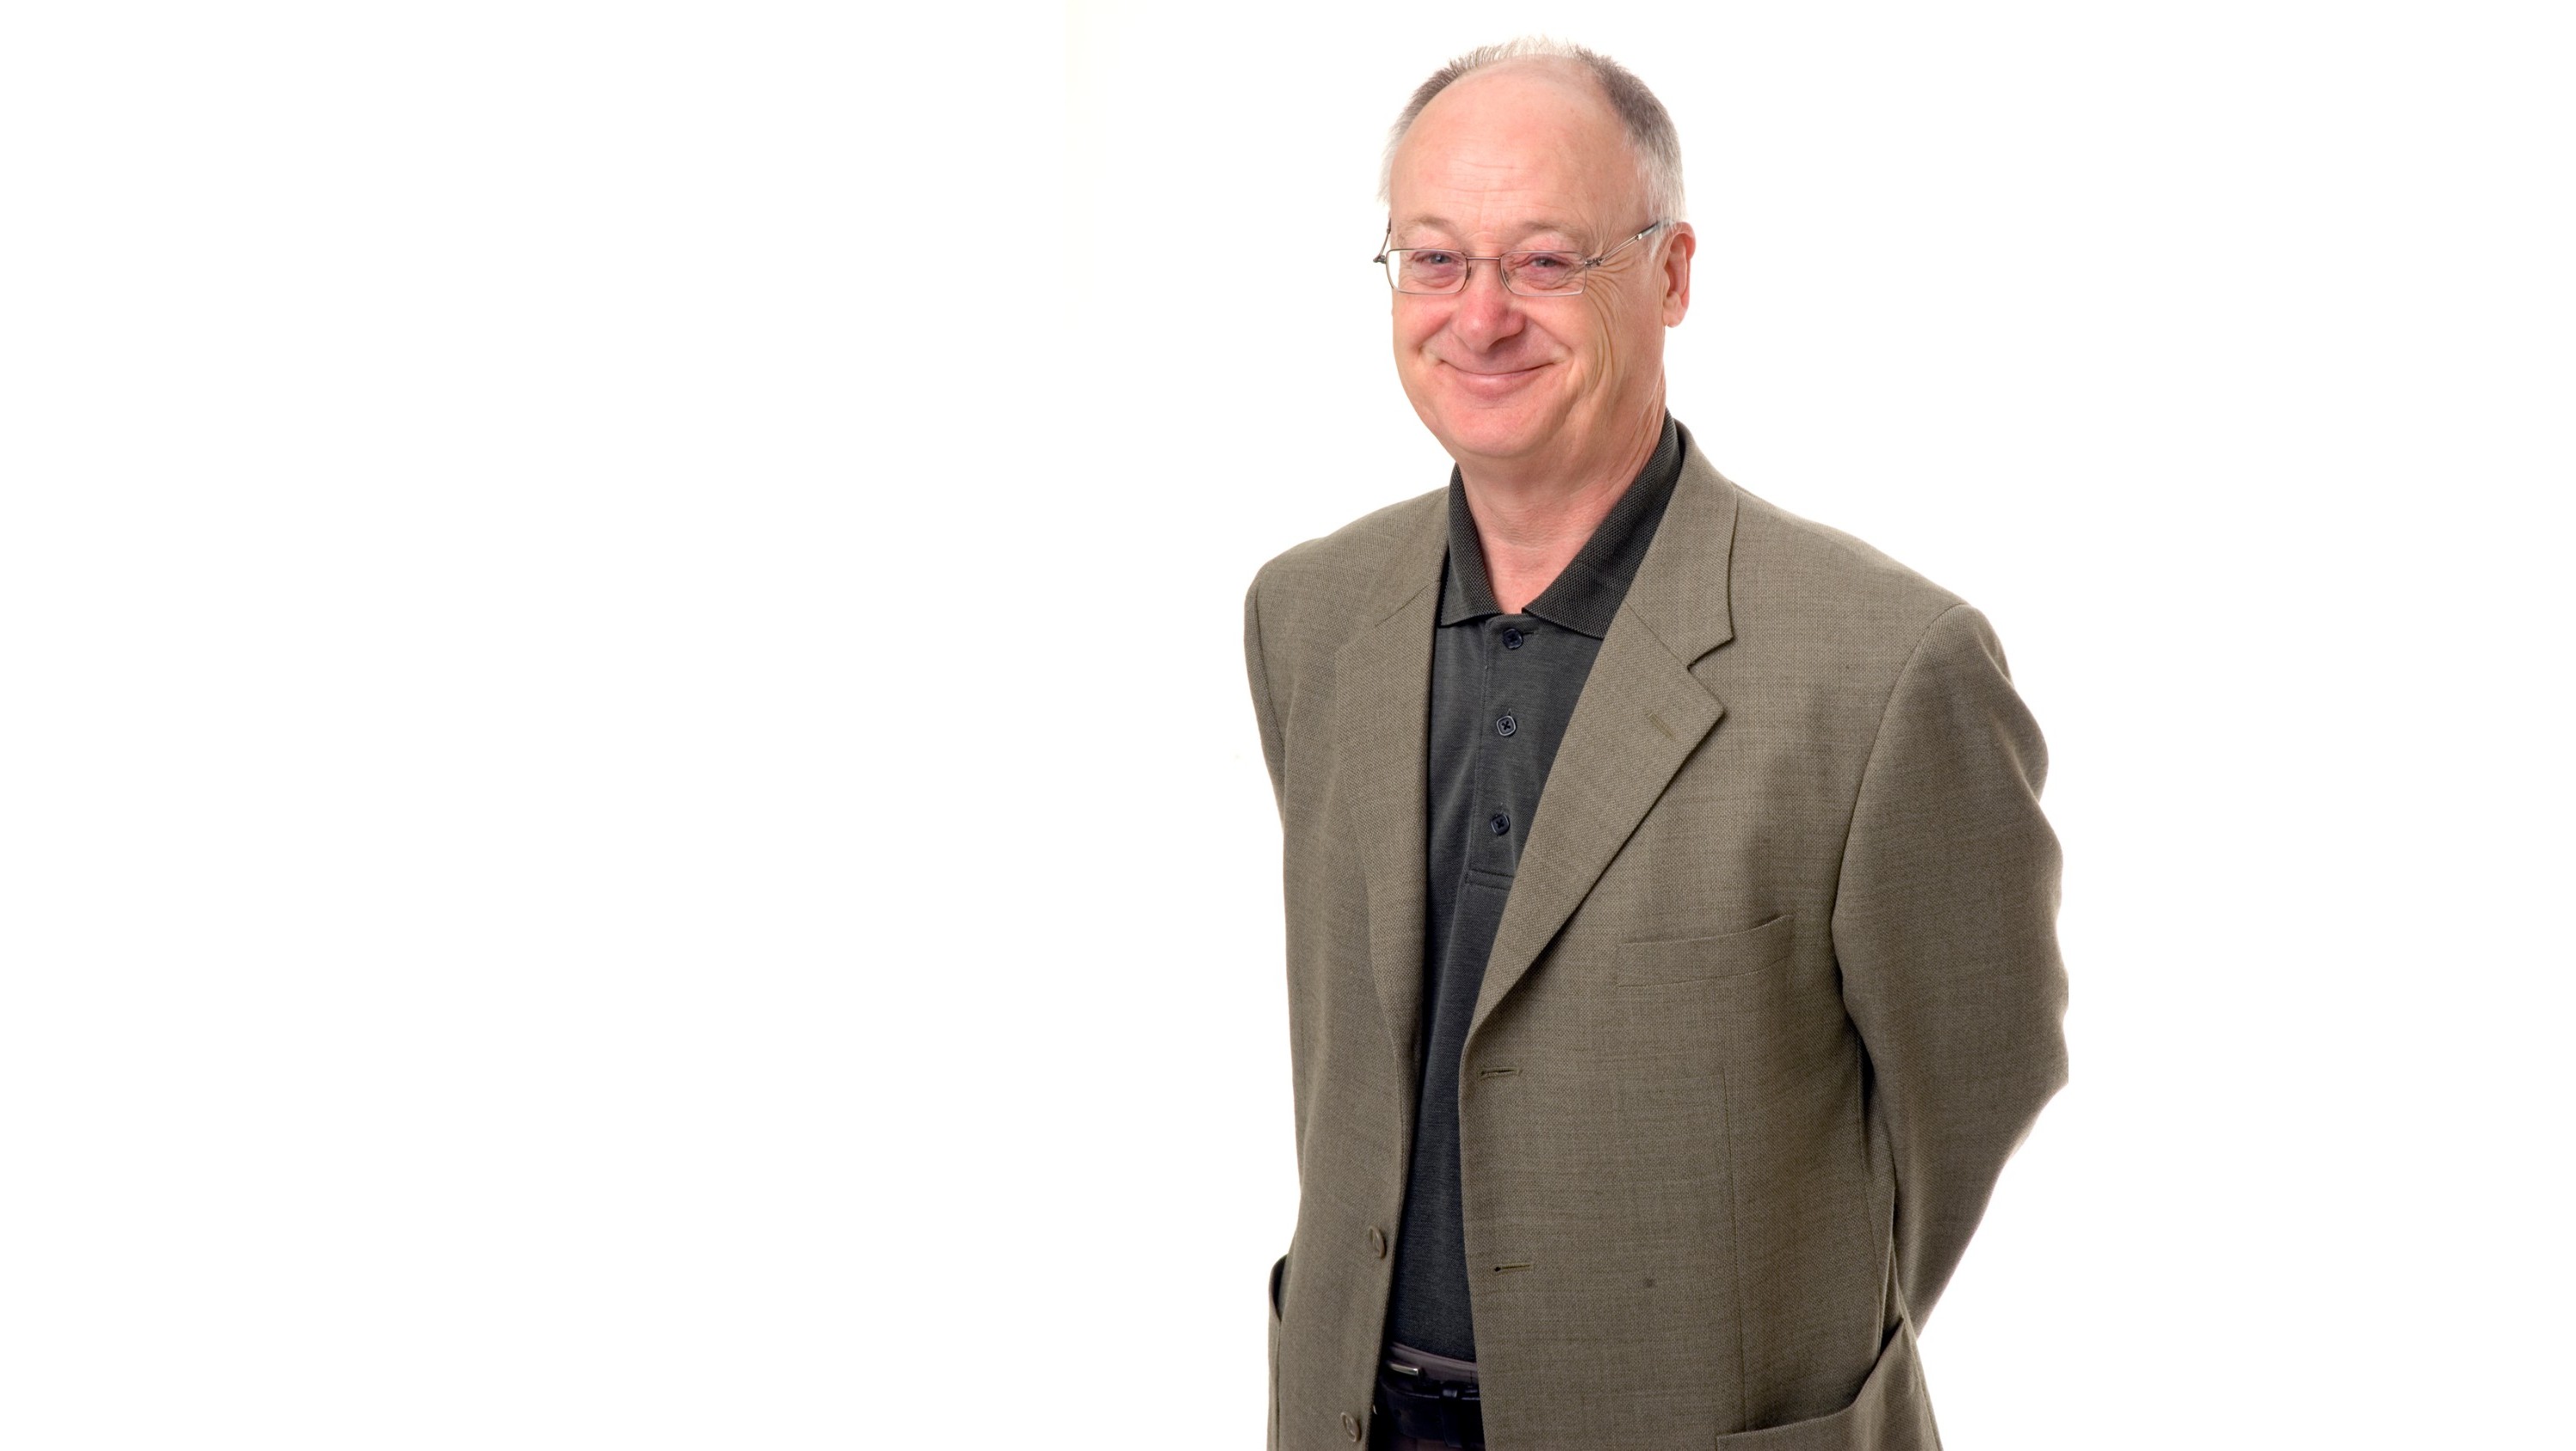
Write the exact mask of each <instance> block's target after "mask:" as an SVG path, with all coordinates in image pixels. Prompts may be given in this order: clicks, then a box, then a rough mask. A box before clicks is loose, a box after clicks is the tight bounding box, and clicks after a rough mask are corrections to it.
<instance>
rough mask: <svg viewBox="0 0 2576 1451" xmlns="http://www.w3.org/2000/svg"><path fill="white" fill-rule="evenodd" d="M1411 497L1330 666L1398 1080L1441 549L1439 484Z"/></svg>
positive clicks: (1418, 946)
mask: <svg viewBox="0 0 2576 1451" xmlns="http://www.w3.org/2000/svg"><path fill="white" fill-rule="evenodd" d="M1417 502H1418V503H1419V505H1420V511H1419V517H1418V518H1417V519H1416V520H1415V521H1414V527H1412V528H1411V529H1410V530H1408V531H1407V532H1406V533H1405V534H1404V536H1403V538H1402V539H1401V540H1400V541H1399V542H1398V543H1397V545H1396V546H1395V548H1394V549H1393V550H1392V551H1390V552H1389V554H1388V556H1387V560H1386V563H1385V565H1384V566H1383V567H1381V568H1380V570H1379V571H1378V577H1377V579H1376V581H1375V583H1374V584H1373V585H1372V586H1371V587H1370V589H1371V593H1370V601H1369V608H1368V611H1367V614H1368V616H1370V617H1374V618H1375V619H1376V621H1377V623H1376V624H1375V625H1374V626H1373V627H1371V628H1369V629H1368V630H1366V631H1364V632H1362V633H1361V634H1360V635H1359V636H1358V637H1357V638H1355V639H1353V640H1352V641H1351V642H1350V643H1349V644H1346V645H1344V646H1343V647H1342V648H1341V650H1340V652H1339V653H1338V654H1336V655H1335V656H1334V671H1333V675H1334V685H1333V690H1334V695H1335V698H1336V704H1335V707H1334V709H1335V714H1336V716H1337V718H1338V719H1337V722H1336V726H1337V730H1338V733H1339V737H1340V739H1339V740H1338V742H1337V745H1338V751H1337V753H1336V756H1337V759H1339V760H1340V761H1342V762H1343V763H1344V767H1345V770H1346V771H1347V775H1346V776H1345V777H1344V781H1343V786H1342V804H1343V807H1344V809H1345V810H1346V811H1347V812H1348V813H1349V815H1350V823H1351V830H1352V832H1353V834H1354V835H1355V836H1357V838H1358V840H1359V848H1360V866H1361V870H1362V872H1363V874H1364V875H1365V876H1366V878H1367V881H1368V935H1369V965H1370V970H1371V972H1372V973H1373V974H1374V976H1375V977H1376V979H1377V991H1378V998H1379V1000H1380V1002H1381V1003H1382V1004H1383V1005H1384V1006H1385V1009H1386V1026H1387V1037H1388V1046H1389V1047H1390V1048H1391V1049H1392V1050H1393V1052H1394V1053H1395V1056H1396V1059H1397V1061H1398V1062H1399V1063H1400V1064H1401V1065H1402V1066H1403V1068H1404V1074H1403V1076H1402V1077H1401V1078H1400V1079H1399V1081H1400V1082H1402V1083H1404V1084H1405V1085H1406V1086H1407V1087H1408V1089H1409V1088H1411V1087H1412V1086H1413V1084H1414V1083H1415V1082H1416V1079H1417V1076H1418V1075H1417V1073H1416V1067H1417V1065H1416V1064H1415V1062H1414V1056H1415V1052H1416V1046H1415V1045H1416V1041H1417V1039H1418V1037H1419V1034H1420V1031H1421V1013H1422V937H1423V925H1424V924H1423V918H1424V900H1425V895H1424V887H1425V883H1424V860H1423V859H1424V855H1425V833H1426V831H1427V829H1428V827H1427V822H1426V817H1427V813H1428V806H1427V804H1426V802H1425V800H1424V794H1425V790H1426V785H1427V783H1426V771H1427V766H1426V764H1425V758H1426V755H1427V753H1428V750H1429V731H1430V722H1431V633H1432V629H1433V626H1434V624H1435V622H1436V619H1437V614H1438V610H1439V604H1440V566H1441V562H1442V561H1443V560H1444V559H1446V558H1447V557H1448V547H1449V532H1448V517H1449V516H1448V493H1447V491H1446V490H1442V491H1440V492H1439V493H1435V494H1432V495H1429V496H1428V497H1427V498H1425V499H1423V500H1420V501H1417Z"/></svg>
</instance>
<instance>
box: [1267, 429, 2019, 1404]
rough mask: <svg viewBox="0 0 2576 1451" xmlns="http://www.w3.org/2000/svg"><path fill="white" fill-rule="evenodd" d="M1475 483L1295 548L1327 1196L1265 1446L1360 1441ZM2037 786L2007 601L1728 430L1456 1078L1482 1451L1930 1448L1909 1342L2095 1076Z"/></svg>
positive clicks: (1271, 709)
mask: <svg viewBox="0 0 2576 1451" xmlns="http://www.w3.org/2000/svg"><path fill="white" fill-rule="evenodd" d="M1446 509H1447V505H1446V502H1445V494H1444V493H1443V492H1440V491H1435V492H1433V493H1429V494H1425V495H1422V496H1421V497H1419V498H1416V499H1410V500H1407V501H1406V502H1404V503H1401V504H1397V505H1394V506H1393V507H1391V508H1387V509H1382V510H1380V511H1378V512H1377V513H1374V514H1371V515H1369V516H1367V517H1366V518H1363V519H1360V520H1358V521H1357V522H1355V523H1352V524H1350V525H1348V526H1347V527H1345V528H1343V529H1342V530H1340V531H1339V532H1337V533H1335V534H1332V535H1330V536H1328V537H1326V538H1323V539H1317V540H1312V541H1309V542H1308V543H1305V544H1301V545H1299V546H1297V547H1296V548H1294V549H1291V550H1289V551H1288V552H1287V553H1285V554H1282V555H1280V556H1279V557H1278V558H1276V559H1273V560H1272V561H1270V562H1269V563H1268V564H1267V565H1264V566H1263V567H1262V569H1261V571H1260V573H1259V575H1258V576H1257V577H1256V578H1255V579H1254V581H1253V585H1252V589H1251V592H1250V595H1249V596H1248V598H1247V599H1246V601H1245V610H1244V652H1245V655H1246V658H1247V663H1248V666H1249V670H1250V674H1251V682H1252V698H1253V705H1254V709H1255V713H1256V714H1257V715H1258V716H1259V719H1260V728H1261V744H1262V752H1263V754H1264V756H1265V757H1266V758H1267V760H1268V763H1269V767H1270V775H1271V781H1272V784H1273V785H1274V786H1275V787H1276V789H1277V792H1278V798H1279V811H1280V821H1281V826H1282V830H1283V832H1284V836H1285V841H1284V862H1283V864H1284V875H1285V890H1286V904H1287V944H1288V952H1287V956H1288V962H1287V974H1288V1004H1289V1013H1288V1032H1289V1050H1290V1062H1291V1067H1292V1074H1293V1077H1294V1088H1295V1095H1296V1134H1297V1168H1298V1183H1299V1192H1298V1211H1297V1228H1296V1233H1295V1237H1294V1238H1293V1240H1292V1241H1291V1243H1290V1246H1289V1252H1288V1254H1287V1255H1286V1256H1285V1257H1284V1258H1283V1259H1281V1260H1280V1262H1279V1263H1278V1264H1277V1265H1275V1266H1273V1268H1272V1271H1271V1277H1270V1309H1271V1321H1270V1329H1271V1407H1270V1444H1271V1445H1272V1446H1273V1447H1285V1448H1292V1451H1304V1448H1328V1447H1343V1448H1347V1447H1349V1446H1351V1445H1352V1444H1353V1443H1354V1442H1357V1441H1360V1440H1363V1439H1364V1438H1365V1437H1366V1435H1367V1423H1368V1418H1369V1403H1370V1390H1371V1385H1372V1380H1373V1376H1374V1372H1375V1367H1376V1364H1377V1360H1378V1355H1379V1336H1380V1332H1381V1329H1382V1327H1383V1323H1384V1318H1385V1313H1386V1301H1387V1293H1388V1288H1389V1284H1390V1272H1391V1269H1392V1266H1393V1258H1392V1255H1391V1251H1390V1246H1389V1243H1388V1240H1389V1237H1390V1236H1392V1235H1393V1234H1394V1233H1395V1229H1396V1226H1397V1224H1398V1223H1399V1221H1400V1219H1401V1216H1402V1210H1403V1205H1404V1188H1405V1166H1406V1162H1407V1152H1408V1139H1409V1136H1410V1134H1411V1132H1412V1125H1413V1116H1414V1104H1413V1098H1414V1094H1415V1092H1416V1091H1417V1085H1418V1083H1419V1079H1420V1073H1419V1063H1418V1059H1417V1054H1418V1051H1419V1050H1418V1047H1417V1043H1418V1036H1419V1033H1418V1030H1419V1019H1420V1014H1421V1000H1422V941H1423V920H1422V919H1423V902H1424V896H1425V893H1424V880H1423V874H1424V865H1423V859H1424V850H1423V832H1424V829H1425V828H1424V821H1425V803H1424V790H1425V784H1424V774H1425V771H1424V733H1425V729H1426V724H1427V721H1428V714H1429V688H1430V686H1429V682H1430V662H1431V638H1432V630H1433V620H1434V616H1435V613H1436V610H1437V607H1438V602H1439V596H1440V588H1439V586H1440V571H1441V562H1442V558H1443V554H1444V550H1445V548H1446V544H1447V528H1446V525H1447V518H1446ZM2046 768H2047V758H2046V753H2045V747H2044V745H2043V744H2042V742H2041V739H2040V733H2039V730H2038V727H2037V726H2036V725H2035V724H2034V723H2033V722H2032V720H2031V717H2030V714H2029V712H2028V711H2026V710H2025V709H2024V708H2023V706H2022V703H2021V700H2020V698H2019V697H2018V696H2017V695H2015V694H2014V692H2013V687H2012V681H2011V678H2010V676H2009V674H2008V673H2007V671H2006V669H2005V664H2004V656H2003V651H2002V649H2001V647H2000V646H1999V645H1998V644H1997V643H1996V640H1995V636H1994V632H1993V631H1992V630H1991V629H1990V628H1988V626H1987V624H1986V621H1985V618H1984V617H1983V616H1981V615H1979V614H1978V613H1977V612H1976V611H1975V610H1974V609H1971V608H1970V607H1968V606H1967V605H1966V604H1963V603H1962V602H1961V601H1960V600H1959V599H1958V598H1957V597H1956V596H1953V595H1951V594H1949V593H1948V592H1946V591H1944V590H1942V589H1940V588H1939V587H1937V586H1935V585H1933V584H1931V583H1930V582H1928V581H1926V580H1924V579H1923V578H1921V577H1920V576H1918V575H1916V574H1914V573H1912V572H1911V571H1909V570H1907V569H1905V568H1904V567H1903V566H1901V565H1898V564H1897V563H1896V562H1894V561H1893V560H1890V559H1889V558H1887V557H1886V556H1885V555H1882V554H1880V553H1878V552H1877V551H1876V550H1873V549H1871V548H1869V547H1868V546H1867V545H1864V544H1862V543H1860V542H1859V541H1857V540H1855V539H1853V538H1851V537H1849V536H1848V535H1844V534H1841V533H1838V532H1836V531H1834V530H1831V529H1827V528H1824V527H1822V526H1820V525H1816V524H1812V523H1809V522H1808V521H1806V520H1804V519H1800V518H1798V517H1796V516H1795V515H1792V514H1789V513H1786V512H1784V511H1782V510H1780V509H1778V508H1776V507H1774V506H1773V505H1771V504H1769V503H1766V502H1764V501H1763V500H1761V499H1758V498H1755V497H1754V496H1752V495H1750V494H1747V493H1745V492H1744V491H1743V490H1741V489H1739V488H1737V487H1736V486H1735V485H1734V484H1732V483H1730V482H1729V481H1728V480H1727V479H1725V478H1724V477H1722V476H1721V475H1719V474H1718V473H1717V471H1716V470H1715V469H1713V468H1711V467H1710V466H1709V465H1708V463H1707V462H1706V461H1705V459H1704V458H1703V457H1702V455H1701V453H1700V451H1699V448H1698V446H1697V445H1696V444H1695V443H1693V444H1691V445H1690V446H1689V448H1688V454H1687V462H1686V463H1685V466H1684V468H1683V472H1682V476H1681V481H1680V483H1679V485H1678V486H1677V487H1676V489H1675V491H1674V494H1673V498H1672V503H1671V505H1670V507H1669V509H1668V510H1667V512H1666V513H1665V516H1664V519H1663V522H1662V524H1661V526H1660V527H1659V528H1658V530H1657V531H1656V536H1655V540H1654V545H1653V548H1652V550H1651V551H1650V552H1649V553H1648V554H1647V556H1646V559H1645V562H1644V564H1643V565H1642V566H1641V567H1640V569H1639V571H1638V574H1637V577H1636V581H1635V583H1634V584H1633V585H1632V586H1631V587H1630V589H1629V591H1628V596H1627V599H1626V601H1625V603H1624V604H1623V605H1622V606H1621V608H1620V611H1619V614H1618V617H1617V620H1616V622H1615V623H1614V624H1613V625H1612V627H1611V630H1610V633H1609V635H1608V637H1607V638H1606V639H1605V640H1604V641H1603V643H1602V646H1601V652H1600V655H1599V657H1598V659H1597V661H1596V663H1595V664H1594V666H1593V669H1592V674H1591V676H1590V678H1589V680H1588V681H1587V682H1586V684H1585V687H1584V691H1583V696H1582V699H1581V701H1580V703H1579V704H1578V705H1577V707H1576V710H1575V714H1574V718H1573V721H1572V722H1571V724H1570V725H1569V726H1568V728H1567V731H1566V735H1565V740H1564V744H1563V745H1562V747H1561V748H1560V749H1559V751H1558V754H1557V757H1556V762H1555V766H1554V769H1553V770H1552V772H1551V774H1550V775H1549V777H1548V781H1547V787H1546V791H1545V793H1544V794H1543V795H1542V796H1541V798H1540V801H1539V809H1538V815H1537V818H1536V821H1535V823H1534V825H1533V827H1532V830H1531V834H1530V838H1529V842H1528V845H1527V847H1526V849H1525V850H1524V852H1523V854H1522V857H1521V861H1520V868H1519V873H1518V875H1517V877H1516V878H1515V882H1514V886H1513V888H1512V893H1511V897H1510V900H1509V904H1508V906H1507V907H1506V909H1505V912H1504V916H1503V922H1502V927H1501V930H1500V932H1499V934H1498V935H1497V937H1496V940H1495V943H1494V949H1493V956H1492V957H1491V958H1490V959H1489V960H1488V962H1487V965H1486V970H1485V977H1484V986H1483V990H1482V993H1481V995H1480V996H1479V998H1478V1000H1477V1003H1476V1010H1475V1014H1474V1017H1473V1019H1472V1020H1471V1026H1470V1028H1469V1031H1468V1035H1467V1040H1466V1050H1465V1057H1464V1061H1463V1063H1462V1065H1461V1068H1460V1072H1459V1086H1458V1099H1459V1102H1458V1123H1459V1133H1460V1141H1461V1148H1460V1158H1461V1165H1460V1167H1461V1174H1462V1180H1463V1189H1464V1197H1465V1204H1466V1235H1467V1253H1468V1266H1469V1275H1470V1283H1471V1289H1470V1293H1471V1296H1472V1303H1473V1307H1474V1312H1475V1322H1476V1348H1477V1359H1478V1366H1479V1370H1480V1374H1481V1376H1482V1383H1483V1394H1484V1414H1485V1426H1486V1433H1487V1436H1488V1438H1489V1444H1490V1445H1491V1447H1492V1448H1493V1451H1575V1448H1585V1451H1591V1448H1610V1447H1615V1448H1618V1451H1663V1448H1674V1451H1680V1448H1691V1451H1708V1448H1711V1447H1717V1448H1721V1451H1751V1448H1764V1451H1788V1448H1799V1451H1807V1448H1817V1451H1822V1448H1837V1451H1840V1448H1860V1447H1902V1448H1911V1447H1931V1446H1937V1445H1938V1444H1939V1437H1938V1433H1937V1432H1936V1431H1935V1429H1934V1426H1933V1420H1932V1411H1931V1404H1930V1401H1929V1399H1928V1397H1927V1395H1926V1393H1925V1390H1924V1386H1923V1378H1922V1374H1921V1371H1920V1370H1919V1368H1918V1366H1917V1362H1916V1358H1915V1341H1914V1337H1915V1333H1916V1330H1917V1327H1919V1326H1920V1325H1921V1324H1922V1323H1923V1320H1924V1317H1925V1316H1927V1315H1928V1314H1930V1312H1931V1309H1932V1306H1933V1302H1934V1301H1935V1300H1936V1299H1937V1298H1938V1297H1939V1295H1940V1293H1941V1289H1942V1286H1943V1285H1944V1283H1946V1282H1947V1281H1948V1279H1949V1277H1950V1272H1951V1270H1952V1269H1953V1268H1954V1267H1955V1266H1956V1265H1957V1264H1958V1262H1959V1256H1960V1253H1961V1251H1962V1250H1963V1249H1964V1248H1965V1247H1966V1245H1967V1242H1968V1237H1969V1234H1970V1233H1971V1231H1973V1230H1974V1229H1975V1227H1976V1224H1977V1220H1978V1218H1979V1216H1980V1215H1981V1214H1982V1213H1983V1212H1984V1209H1985V1204H1986V1199H1987V1196H1988V1194H1989V1192H1990V1191H1991V1190H1992V1188H1993V1186H1994V1182H1995V1176H1996V1175H1997V1173H1998V1172H2000V1171H2001V1169H2002V1167H2003V1164H2004V1160H2005V1159H2006V1157H2007V1156H2009V1155H2010V1154H2011V1153H2012V1151H2013V1149H2014V1147H2015V1146H2016V1145H2017V1144H2018V1143H2019V1142H2020V1141H2021V1138H2022V1136H2023V1135H2024V1134H2025V1133H2026V1132H2027V1131H2028V1130H2029V1127H2030V1125H2031V1122H2032V1120H2033V1119H2034V1118H2035V1117H2036V1116H2037V1114H2038V1112H2039V1110H2040V1107H2041V1106H2042V1105H2043V1104H2045V1103H2046V1102H2047V1101H2048V1099H2049V1097H2050V1095H2052V1094H2053V1093H2055V1092H2056V1090H2057V1089H2058V1087H2059V1086H2060V1085H2061V1084H2062V1083H2063V1082H2064V1081H2065V1077H2066V1058H2065V1047H2064V1040H2063V1037H2062V1034H2061V1031H2060V1023H2061V1020H2062V1018H2063V1016H2064V1009H2065V1001H2066V979H2065V972H2064V969H2063V968H2062V967H2061V966H2060V964H2059V960H2058V953H2057V942H2056V926H2055V923H2056V915H2057V877H2058V849H2057V842H2056V838H2055V837H2054V836H2053V835H2052V834H2051V832H2050V830H2049V827H2048V824H2047V822H2046V821H2045V820H2044V819H2043V818H2042V816H2041V814H2040V809H2039V792H2040V784H2041V780H2042V777H2043V775H2044V774H2045V772H2046Z"/></svg>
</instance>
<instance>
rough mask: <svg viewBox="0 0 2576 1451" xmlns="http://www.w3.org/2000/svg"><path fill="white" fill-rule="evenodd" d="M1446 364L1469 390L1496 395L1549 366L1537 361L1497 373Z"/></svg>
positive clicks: (1525, 380) (1490, 395)
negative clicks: (1526, 365)
mask: <svg viewBox="0 0 2576 1451" xmlns="http://www.w3.org/2000/svg"><path fill="white" fill-rule="evenodd" d="M1444 366H1446V367H1447V368H1448V369H1449V371H1450V372H1452V373H1455V374H1457V375H1458V380H1459V385H1460V386H1461V387H1463V388H1465V389H1466V390H1467V391H1468V392H1470V393H1475V394H1481V395H1484V396H1487V397H1494V396H1498V395H1500V394H1504V393H1508V392H1510V391H1512V390H1513V389H1515V388H1517V387H1519V386H1520V385H1521V384H1523V383H1525V382H1527V381H1528V380H1529V379H1531V378H1533V377H1535V376H1537V375H1538V374H1539V373H1540V372H1541V371H1543V370H1544V369H1545V368H1546V367H1547V364H1545V363H1537V364H1533V365H1531V366H1529V367H1526V368H1512V369H1509V370H1506V371H1503V372H1497V373H1484V372H1478V371H1477V370H1476V369H1473V368H1462V367H1459V366H1458V365H1457V364H1455V363H1449V364H1445V365H1444Z"/></svg>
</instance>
